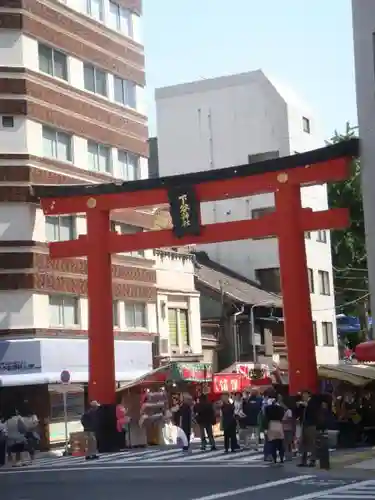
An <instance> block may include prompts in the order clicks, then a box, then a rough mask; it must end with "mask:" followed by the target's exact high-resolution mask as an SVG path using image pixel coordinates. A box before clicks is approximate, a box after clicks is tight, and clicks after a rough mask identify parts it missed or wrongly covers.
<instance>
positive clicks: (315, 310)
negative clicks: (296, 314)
mask: <svg viewBox="0 0 375 500" xmlns="http://www.w3.org/2000/svg"><path fill="white" fill-rule="evenodd" d="M369 296H370V294H369V293H366V294H365V295H362V297H358V299H355V300H351V301H350V302H345V303H344V304H341V305H339V306H334V307H327V308H326V309H313V310H312V312H320V311H332V310H334V309H341V308H343V307H347V306H351V305H353V304H358V302H361V301H362V300H364V299H367V297H369Z"/></svg>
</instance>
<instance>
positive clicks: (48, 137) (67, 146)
mask: <svg viewBox="0 0 375 500" xmlns="http://www.w3.org/2000/svg"><path fill="white" fill-rule="evenodd" d="M42 134H43V155H44V156H46V157H47V158H55V159H56V160H60V161H69V162H72V161H73V148H72V136H71V135H69V134H66V133H65V132H60V131H58V130H55V129H53V128H50V127H45V126H43V130H42Z"/></svg>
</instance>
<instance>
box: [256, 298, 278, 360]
mask: <svg viewBox="0 0 375 500" xmlns="http://www.w3.org/2000/svg"><path fill="white" fill-rule="evenodd" d="M274 305H275V303H274V302H270V301H269V300H264V301H263V302H258V303H257V304H253V305H252V306H251V308H250V328H251V330H250V333H251V342H252V344H253V361H254V363H256V358H257V350H256V345H255V320H254V309H255V308H256V307H260V306H274Z"/></svg>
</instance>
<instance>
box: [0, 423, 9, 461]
mask: <svg viewBox="0 0 375 500" xmlns="http://www.w3.org/2000/svg"><path fill="white" fill-rule="evenodd" d="M7 441H8V432H7V427H6V425H5V421H4V419H3V418H2V417H0V467H4V465H5V464H6V458H7Z"/></svg>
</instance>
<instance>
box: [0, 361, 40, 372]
mask: <svg viewBox="0 0 375 500" xmlns="http://www.w3.org/2000/svg"><path fill="white" fill-rule="evenodd" d="M40 369H41V367H40V366H37V365H35V364H34V363H28V362H27V361H24V360H23V361H3V362H0V373H2V374H14V373H25V372H35V371H39V370H40Z"/></svg>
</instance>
